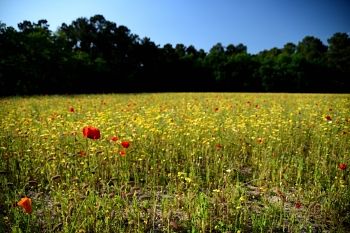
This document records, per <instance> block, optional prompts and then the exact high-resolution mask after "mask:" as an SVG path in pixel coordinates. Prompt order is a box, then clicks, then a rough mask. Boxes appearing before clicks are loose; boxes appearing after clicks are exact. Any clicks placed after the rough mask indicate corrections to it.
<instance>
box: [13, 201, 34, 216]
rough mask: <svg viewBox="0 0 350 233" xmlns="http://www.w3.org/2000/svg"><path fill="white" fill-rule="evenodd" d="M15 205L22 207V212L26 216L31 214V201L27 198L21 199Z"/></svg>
mask: <svg viewBox="0 0 350 233" xmlns="http://www.w3.org/2000/svg"><path fill="white" fill-rule="evenodd" d="M17 205H18V206H20V207H22V208H23V210H24V212H26V213H27V214H31V213H32V212H33V209H32V200H31V199H30V198H28V197H23V198H21V200H20V201H19V202H18V203H17Z"/></svg>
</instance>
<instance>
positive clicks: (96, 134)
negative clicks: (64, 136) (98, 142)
mask: <svg viewBox="0 0 350 233" xmlns="http://www.w3.org/2000/svg"><path fill="white" fill-rule="evenodd" d="M83 135H84V136H85V137H87V138H90V139H94V140H95V139H99V138H100V137H101V135H100V130H98V129H97V128H94V127H91V126H85V127H84V128H83Z"/></svg>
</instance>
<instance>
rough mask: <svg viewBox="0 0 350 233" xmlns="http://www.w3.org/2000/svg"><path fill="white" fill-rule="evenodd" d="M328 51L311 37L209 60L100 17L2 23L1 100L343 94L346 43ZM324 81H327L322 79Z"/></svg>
mask: <svg viewBox="0 0 350 233" xmlns="http://www.w3.org/2000/svg"><path fill="white" fill-rule="evenodd" d="M327 42H328V44H329V46H326V45H324V44H323V43H322V41H321V40H320V39H318V38H315V37H313V36H305V38H303V39H302V40H301V41H300V42H299V43H298V44H297V45H295V44H293V43H291V42H289V43H286V44H285V45H284V47H283V48H277V47H275V48H271V49H270V50H264V51H261V52H260V53H259V54H257V55H252V54H248V53H247V46H245V45H244V44H242V43H239V44H236V45H234V44H228V45H227V46H224V45H223V44H222V43H221V42H218V43H217V44H215V45H213V47H212V48H211V49H210V51H209V53H206V52H205V51H204V50H203V49H197V48H196V47H195V45H184V44H181V43H178V44H176V45H172V44H170V43H168V44H165V45H164V46H163V47H160V46H159V45H157V44H156V43H155V42H153V41H152V40H151V38H149V37H144V38H139V36H138V35H137V34H134V33H132V32H131V31H130V29H128V28H127V27H126V26H124V25H117V24H116V23H114V22H110V21H108V20H106V19H105V18H104V17H103V16H102V15H95V16H93V17H90V18H85V17H80V18H77V19H76V20H74V21H73V22H71V23H70V24H66V23H62V25H61V26H60V27H59V28H58V30H57V31H56V32H52V31H50V30H49V24H48V22H47V20H44V19H42V20H39V21H38V22H36V23H35V22H29V21H26V20H25V21H23V22H21V23H18V30H16V29H14V28H13V27H7V26H6V24H5V23H2V22H0V87H1V90H2V91H1V95H2V96H10V95H33V94H60V93H61V94H64V93H111V92H114V93H122V92H169V91H229V92H240V91H244V92H338V93H342V92H349V90H348V88H347V87H348V86H349V84H350V83H349V78H348V77H350V38H349V35H348V34H346V33H340V32H338V33H335V34H334V35H333V36H332V37H331V38H329V39H328V41H327ZM324 76H326V77H327V81H322V80H324V79H323V77H324Z"/></svg>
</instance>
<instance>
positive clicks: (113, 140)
mask: <svg viewBox="0 0 350 233" xmlns="http://www.w3.org/2000/svg"><path fill="white" fill-rule="evenodd" d="M109 141H111V142H115V141H118V137H117V136H115V137H112V138H110V139H109Z"/></svg>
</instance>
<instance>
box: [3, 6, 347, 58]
mask: <svg viewBox="0 0 350 233" xmlns="http://www.w3.org/2000/svg"><path fill="white" fill-rule="evenodd" d="M96 14H100V15H103V16H104V17H105V19H106V20H108V21H111V22H114V23H116V24H117V25H118V26H119V25H124V26H126V27H127V28H129V29H130V31H131V33H133V34H137V35H138V36H139V37H140V38H143V37H149V38H150V39H151V41H153V42H154V43H155V44H156V45H159V46H160V47H163V45H164V44H167V43H170V44H172V45H173V47H175V45H176V44H178V43H182V44H184V45H185V46H189V45H193V46H194V47H195V48H196V49H197V50H199V49H204V50H205V51H206V52H209V50H210V48H211V47H212V46H214V45H215V44H217V43H218V42H220V43H222V45H223V46H227V45H229V44H233V45H237V44H239V43H242V44H244V45H246V46H247V47H248V53H251V54H257V53H259V52H260V51H263V50H264V49H271V48H273V47H277V48H283V46H284V45H285V44H286V43H288V42H292V43H294V44H296V45H297V44H298V42H299V41H301V40H302V39H303V38H304V37H305V36H314V37H317V38H319V39H320V40H322V42H323V43H324V44H325V45H328V43H327V39H328V38H330V37H332V36H333V34H334V33H336V32H341V33H350V0H69V1H68V0H0V21H1V22H2V23H5V24H6V25H7V26H13V27H14V28H15V29H18V28H17V24H18V23H21V22H23V21H24V20H27V21H31V22H35V23H37V22H38V20H40V19H46V20H47V21H48V24H49V25H50V30H52V31H56V30H57V28H58V27H59V26H61V24H62V23H66V24H68V25H69V24H70V23H71V22H72V21H74V20H76V19H77V18H80V17H86V18H88V19H89V18H90V17H92V16H94V15H96ZM349 35H350V34H349Z"/></svg>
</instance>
